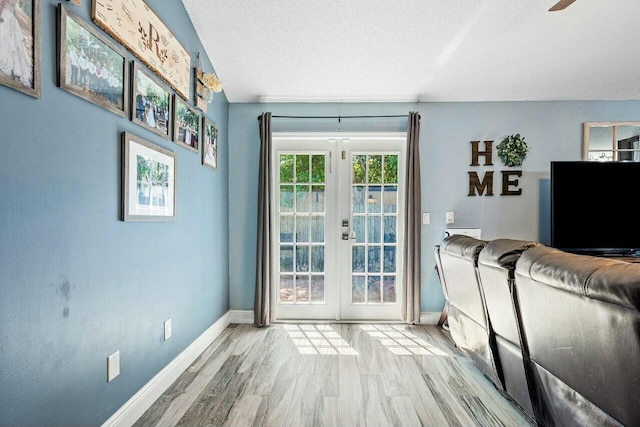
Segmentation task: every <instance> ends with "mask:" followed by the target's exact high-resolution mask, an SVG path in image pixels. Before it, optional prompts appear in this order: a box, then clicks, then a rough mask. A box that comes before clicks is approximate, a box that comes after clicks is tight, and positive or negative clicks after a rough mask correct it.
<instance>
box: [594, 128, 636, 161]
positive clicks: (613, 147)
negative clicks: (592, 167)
mask: <svg viewBox="0 0 640 427" xmlns="http://www.w3.org/2000/svg"><path fill="white" fill-rule="evenodd" d="M620 126H637V127H640V122H585V123H583V124H582V160H589V135H590V129H591V128H594V127H611V128H613V129H612V130H613V137H612V139H611V152H612V154H613V161H617V160H618V147H617V144H616V141H617V132H616V127H620Z"/></svg>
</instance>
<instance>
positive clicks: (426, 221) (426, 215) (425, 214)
mask: <svg viewBox="0 0 640 427" xmlns="http://www.w3.org/2000/svg"><path fill="white" fill-rule="evenodd" d="M430 222H431V214H429V212H422V223H423V224H429V223H430Z"/></svg>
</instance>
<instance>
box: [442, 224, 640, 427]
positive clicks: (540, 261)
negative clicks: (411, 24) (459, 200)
mask: <svg viewBox="0 0 640 427" xmlns="http://www.w3.org/2000/svg"><path fill="white" fill-rule="evenodd" d="M434 251H435V255H436V262H437V267H438V270H439V274H440V278H441V281H442V285H443V290H444V292H445V296H446V298H447V300H448V303H449V328H450V332H451V337H452V338H453V340H454V342H455V343H456V345H457V346H458V347H459V348H460V349H461V350H463V351H464V352H465V353H466V354H468V355H469V357H470V358H471V360H473V362H474V363H475V364H476V366H478V368H479V369H480V370H482V372H484V373H485V375H486V376H487V377H488V378H489V379H490V380H491V381H492V382H493V383H494V384H495V386H496V387H497V388H498V389H500V390H501V391H503V392H504V393H505V394H506V395H507V396H509V397H511V398H512V399H513V400H514V401H515V402H516V403H518V404H519V405H520V406H521V407H522V408H523V409H524V410H525V411H526V412H527V413H528V414H529V415H530V416H531V417H532V418H533V419H534V420H535V422H536V423H537V424H538V425H540V426H620V425H623V426H640V312H639V309H640V264H636V263H628V262H624V261H620V260H616V259H609V258H600V257H593V256H586V255H576V254H571V253H567V252H563V251H560V250H558V249H554V248H550V247H547V246H544V245H541V244H540V243H537V242H530V241H520V240H511V239H495V240H492V241H485V240H478V239H474V238H472V237H468V236H462V235H452V236H449V237H447V238H446V239H444V240H443V241H442V243H441V244H440V245H437V246H436V247H435V248H434Z"/></svg>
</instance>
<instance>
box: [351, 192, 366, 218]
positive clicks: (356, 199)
mask: <svg viewBox="0 0 640 427" xmlns="http://www.w3.org/2000/svg"><path fill="white" fill-rule="evenodd" d="M352 191H353V196H352V197H353V205H352V206H351V212H353V213H364V198H365V194H366V192H367V187H365V186H364V185H354V186H353V190H352Z"/></svg>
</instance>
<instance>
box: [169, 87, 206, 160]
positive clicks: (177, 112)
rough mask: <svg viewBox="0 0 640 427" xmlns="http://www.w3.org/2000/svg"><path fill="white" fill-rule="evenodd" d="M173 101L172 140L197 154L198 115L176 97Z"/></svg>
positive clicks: (198, 136)
mask: <svg viewBox="0 0 640 427" xmlns="http://www.w3.org/2000/svg"><path fill="white" fill-rule="evenodd" d="M173 99H174V100H175V102H174V104H173V140H174V142H176V143H178V145H182V146H183V147H185V148H187V149H189V150H191V151H195V152H196V153H197V152H198V151H199V150H200V113H198V110H196V108H195V107H193V106H191V105H189V103H188V102H187V101H185V100H184V99H182V98H181V97H179V96H178V95H175V96H174V97H173Z"/></svg>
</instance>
